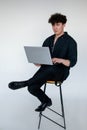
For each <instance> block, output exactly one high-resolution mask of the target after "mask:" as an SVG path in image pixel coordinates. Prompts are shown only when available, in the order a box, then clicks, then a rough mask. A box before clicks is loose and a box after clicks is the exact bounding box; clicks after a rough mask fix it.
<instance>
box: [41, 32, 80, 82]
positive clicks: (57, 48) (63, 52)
mask: <svg viewBox="0 0 87 130" xmlns="http://www.w3.org/2000/svg"><path fill="white" fill-rule="evenodd" d="M54 38H55V34H54V35H52V36H50V37H48V38H47V39H46V40H45V41H44V43H43V45H42V46H43V47H49V49H50V53H51V58H62V59H67V60H70V66H69V67H68V66H65V65H63V64H56V66H57V68H60V70H61V73H62V72H63V73H64V77H63V80H65V79H66V78H67V77H68V75H69V70H70V68H71V67H73V66H74V65H75V64H76V62H77V43H76V41H75V40H74V39H73V38H72V37H71V36H70V35H68V33H67V32H64V34H63V35H62V36H60V37H59V38H58V39H57V41H56V43H55V45H54ZM54 65H55V64H54Z"/></svg>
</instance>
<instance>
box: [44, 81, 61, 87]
mask: <svg viewBox="0 0 87 130" xmlns="http://www.w3.org/2000/svg"><path fill="white" fill-rule="evenodd" d="M46 83H49V84H56V85H58V86H60V85H61V84H62V82H61V81H55V80H47V82H46Z"/></svg>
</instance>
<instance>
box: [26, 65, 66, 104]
mask: <svg viewBox="0 0 87 130" xmlns="http://www.w3.org/2000/svg"><path fill="white" fill-rule="evenodd" d="M63 76H64V71H63V69H62V68H61V67H59V66H58V65H44V66H41V67H40V68H39V70H38V71H37V72H36V73H35V74H34V76H33V77H32V78H30V79H29V80H28V91H29V92H30V93H31V94H32V95H34V96H36V97H37V98H38V99H39V100H40V101H41V102H42V103H43V102H47V101H48V100H49V99H50V98H49V97H48V96H47V95H46V94H44V92H43V90H42V89H41V86H42V85H43V84H44V83H46V81H47V80H61V79H62V77H63Z"/></svg>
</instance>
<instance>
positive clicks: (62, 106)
mask: <svg viewBox="0 0 87 130" xmlns="http://www.w3.org/2000/svg"><path fill="white" fill-rule="evenodd" d="M59 89H60V99H61V109H62V116H63V119H64V129H66V123H65V114H64V105H63V96H62V88H61V85H60V87H59Z"/></svg>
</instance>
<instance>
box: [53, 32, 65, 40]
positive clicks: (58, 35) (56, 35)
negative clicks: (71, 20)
mask: <svg viewBox="0 0 87 130" xmlns="http://www.w3.org/2000/svg"><path fill="white" fill-rule="evenodd" d="M63 34H64V32H62V33H61V34H55V38H56V39H57V38H59V37H61V36H62V35H63Z"/></svg>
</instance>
